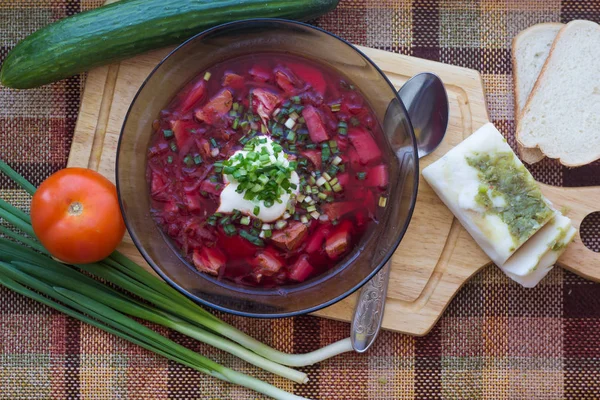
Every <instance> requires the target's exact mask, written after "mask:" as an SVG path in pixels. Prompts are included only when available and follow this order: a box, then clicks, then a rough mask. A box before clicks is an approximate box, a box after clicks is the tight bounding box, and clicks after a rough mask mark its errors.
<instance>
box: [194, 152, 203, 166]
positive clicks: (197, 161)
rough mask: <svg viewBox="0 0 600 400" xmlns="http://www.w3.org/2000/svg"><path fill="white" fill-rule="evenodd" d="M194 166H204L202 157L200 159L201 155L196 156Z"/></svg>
mask: <svg viewBox="0 0 600 400" xmlns="http://www.w3.org/2000/svg"><path fill="white" fill-rule="evenodd" d="M194 164H196V165H200V164H202V157H200V154H195V155H194Z"/></svg>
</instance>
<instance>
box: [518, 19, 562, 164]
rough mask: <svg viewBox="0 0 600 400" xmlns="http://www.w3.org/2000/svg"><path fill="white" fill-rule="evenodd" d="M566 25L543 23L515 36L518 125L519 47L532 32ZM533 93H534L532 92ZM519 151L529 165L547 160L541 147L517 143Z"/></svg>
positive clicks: (519, 116)
mask: <svg viewBox="0 0 600 400" xmlns="http://www.w3.org/2000/svg"><path fill="white" fill-rule="evenodd" d="M563 26H564V24H562V23H560V22H543V23H540V24H536V25H532V26H530V27H529V28H527V29H524V30H522V31H521V32H519V34H518V35H517V36H515V37H514V38H513V40H512V46H511V52H512V53H511V61H512V66H513V91H514V93H515V104H514V108H515V122H516V123H517V124H518V123H519V120H520V118H521V110H519V104H520V103H521V102H520V98H521V96H522V94H521V92H520V90H519V86H518V85H517V82H518V79H519V76H518V73H517V57H515V54H516V52H517V48H518V46H519V42H520V41H521V40H522V39H523V38H524V37H525V36H527V35H530V34H531V33H532V32H534V31H537V30H539V29H545V28H548V27H556V28H558V27H563ZM532 92H533V91H532ZM517 149H518V153H519V156H520V157H521V160H523V161H524V162H526V163H527V164H535V163H537V162H539V161H541V160H543V159H544V158H545V156H544V153H542V151H541V150H540V149H539V147H537V146H536V147H525V146H523V145H522V144H521V143H518V142H517Z"/></svg>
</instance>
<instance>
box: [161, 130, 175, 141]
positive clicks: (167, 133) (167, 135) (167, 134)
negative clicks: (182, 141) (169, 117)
mask: <svg viewBox="0 0 600 400" xmlns="http://www.w3.org/2000/svg"><path fill="white" fill-rule="evenodd" d="M163 135H164V136H165V139H170V138H172V137H173V131H172V130H170V129H165V130H164V131H163Z"/></svg>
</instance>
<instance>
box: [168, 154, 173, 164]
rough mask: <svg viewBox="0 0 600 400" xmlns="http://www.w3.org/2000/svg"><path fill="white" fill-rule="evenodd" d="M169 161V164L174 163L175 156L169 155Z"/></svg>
mask: <svg viewBox="0 0 600 400" xmlns="http://www.w3.org/2000/svg"><path fill="white" fill-rule="evenodd" d="M167 162H168V163H169V164H172V163H173V156H168V157H167Z"/></svg>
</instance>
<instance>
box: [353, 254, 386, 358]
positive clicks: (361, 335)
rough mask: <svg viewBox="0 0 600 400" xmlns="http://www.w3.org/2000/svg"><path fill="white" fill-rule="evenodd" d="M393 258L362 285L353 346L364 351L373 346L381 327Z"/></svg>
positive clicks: (354, 318)
mask: <svg viewBox="0 0 600 400" xmlns="http://www.w3.org/2000/svg"><path fill="white" fill-rule="evenodd" d="M391 264H392V261H391V259H390V260H389V261H388V262H387V263H385V265H384V266H383V268H382V269H381V270H380V271H379V272H378V273H377V274H376V275H375V276H374V277H373V278H372V279H371V280H370V281H369V282H367V283H365V285H364V286H363V287H362V289H361V291H360V294H359V295H358V301H357V302H356V309H355V310H354V317H353V318H352V329H351V341H352V347H353V348H354V350H355V351H356V352H358V353H363V352H365V351H367V350H368V349H369V347H371V345H372V344H373V342H374V341H375V338H377V334H378V333H379V330H380V328H381V322H382V321H383V310H384V308H385V298H386V294H387V288H388V280H389V275H390V266H391Z"/></svg>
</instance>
